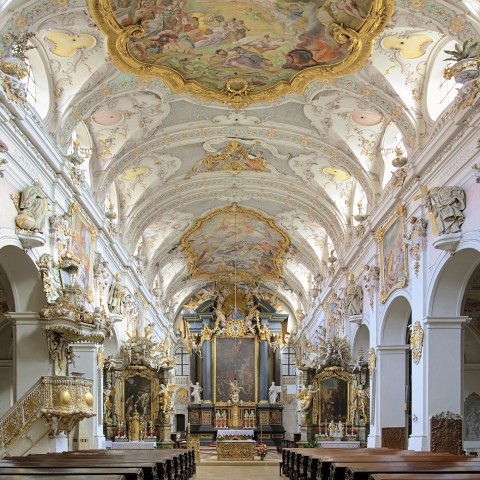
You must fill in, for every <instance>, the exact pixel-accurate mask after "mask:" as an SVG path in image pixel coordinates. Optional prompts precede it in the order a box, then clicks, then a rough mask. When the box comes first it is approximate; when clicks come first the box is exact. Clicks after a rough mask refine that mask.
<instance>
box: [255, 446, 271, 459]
mask: <svg viewBox="0 0 480 480" xmlns="http://www.w3.org/2000/svg"><path fill="white" fill-rule="evenodd" d="M267 453H268V449H267V445H265V443H259V444H258V445H256V446H255V455H260V458H261V459H262V460H264V459H265V457H266V456H267Z"/></svg>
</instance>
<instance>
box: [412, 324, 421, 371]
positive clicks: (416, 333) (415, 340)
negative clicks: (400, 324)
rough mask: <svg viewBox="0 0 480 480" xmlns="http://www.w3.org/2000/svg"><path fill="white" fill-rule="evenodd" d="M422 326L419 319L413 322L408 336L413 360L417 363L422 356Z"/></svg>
mask: <svg viewBox="0 0 480 480" xmlns="http://www.w3.org/2000/svg"><path fill="white" fill-rule="evenodd" d="M422 348H423V328H422V326H421V325H420V322H419V321H416V322H415V325H414V326H413V329H412V334H411V336H410V349H411V350H412V358H413V362H414V363H415V364H416V365H418V364H419V363H420V359H421V358H422Z"/></svg>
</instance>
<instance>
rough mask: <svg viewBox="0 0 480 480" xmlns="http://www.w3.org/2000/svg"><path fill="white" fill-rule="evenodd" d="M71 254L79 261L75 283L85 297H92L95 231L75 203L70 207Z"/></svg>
mask: <svg viewBox="0 0 480 480" xmlns="http://www.w3.org/2000/svg"><path fill="white" fill-rule="evenodd" d="M72 230H73V233H72V238H71V250H72V253H73V254H74V255H75V256H76V257H77V258H78V259H79V260H80V264H79V267H78V272H77V275H76V277H75V282H76V284H77V285H78V286H80V287H81V288H82V289H83V291H84V292H85V294H86V295H88V296H92V295H93V263H94V244H95V238H96V230H95V228H94V227H92V226H91V225H90V223H89V222H88V221H87V219H86V218H85V216H84V215H83V214H82V213H81V212H80V210H79V208H78V206H77V204H76V203H74V204H73V205H72Z"/></svg>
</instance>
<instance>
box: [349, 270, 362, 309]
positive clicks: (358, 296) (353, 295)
mask: <svg viewBox="0 0 480 480" xmlns="http://www.w3.org/2000/svg"><path fill="white" fill-rule="evenodd" d="M345 308H346V311H347V316H348V317H351V316H353V315H361V314H362V311H363V291H362V287H361V286H360V285H358V284H356V283H355V277H354V276H353V273H350V275H349V276H348V285H347V288H346V290H345Z"/></svg>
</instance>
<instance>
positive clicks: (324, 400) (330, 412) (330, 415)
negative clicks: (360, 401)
mask: <svg viewBox="0 0 480 480" xmlns="http://www.w3.org/2000/svg"><path fill="white" fill-rule="evenodd" d="M347 414H348V383H347V382H346V381H344V380H341V379H339V378H330V379H328V380H325V381H323V382H322V383H321V384H320V419H321V422H322V423H325V422H330V421H331V420H334V421H335V422H338V421H339V420H341V421H342V422H346V421H347Z"/></svg>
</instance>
